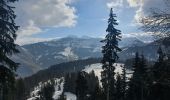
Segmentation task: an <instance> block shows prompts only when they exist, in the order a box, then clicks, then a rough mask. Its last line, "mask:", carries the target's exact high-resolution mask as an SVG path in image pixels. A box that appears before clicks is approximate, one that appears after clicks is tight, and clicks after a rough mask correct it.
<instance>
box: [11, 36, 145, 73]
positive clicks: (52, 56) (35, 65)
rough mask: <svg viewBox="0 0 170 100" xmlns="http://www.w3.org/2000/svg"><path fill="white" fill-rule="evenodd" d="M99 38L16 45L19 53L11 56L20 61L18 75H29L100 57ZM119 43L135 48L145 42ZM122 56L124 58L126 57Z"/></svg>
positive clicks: (63, 39)
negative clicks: (62, 64) (63, 63)
mask: <svg viewBox="0 0 170 100" xmlns="http://www.w3.org/2000/svg"><path fill="white" fill-rule="evenodd" d="M101 40H102V39H101V38H90V37H85V38H84V37H82V38H80V37H73V36H71V37H65V38H61V39H56V40H51V41H46V42H39V43H34V44H29V45H24V46H21V47H18V48H19V50H20V52H21V53H19V54H17V55H14V56H13V57H12V58H13V59H14V60H15V61H17V62H19V63H21V66H20V67H19V69H18V73H19V76H29V75H32V74H33V73H36V72H37V71H38V70H41V69H45V68H48V67H49V66H51V65H54V64H59V63H62V62H69V61H74V60H78V59H87V58H98V57H102V54H101V47H102V45H103V44H102V43H101V42H100V41H101ZM119 45H120V47H122V48H124V49H127V50H130V49H128V48H133V47H134V48H135V47H136V46H139V47H141V46H145V45H146V44H145V43H144V42H142V41H141V40H139V39H137V38H124V39H122V41H120V43H119ZM127 50H125V51H127ZM125 51H123V53H120V56H121V57H123V55H126V53H128V52H130V51H128V52H125ZM121 54H122V55H121ZM131 56H133V55H131ZM131 56H129V57H131ZM121 57H120V58H121ZM129 57H127V58H129ZM123 58H125V59H126V57H123Z"/></svg>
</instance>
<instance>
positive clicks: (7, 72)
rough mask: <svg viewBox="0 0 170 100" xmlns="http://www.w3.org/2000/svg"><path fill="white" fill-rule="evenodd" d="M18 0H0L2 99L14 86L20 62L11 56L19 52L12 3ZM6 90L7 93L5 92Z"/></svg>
mask: <svg viewBox="0 0 170 100" xmlns="http://www.w3.org/2000/svg"><path fill="white" fill-rule="evenodd" d="M15 1H17V0H0V99H1V100H6V99H5V98H4V97H5V96H4V94H7V93H8V90H9V89H10V88H11V87H13V86H14V82H15V81H14V80H15V71H16V69H17V67H18V64H17V63H15V62H14V61H12V60H11V59H10V58H9V56H10V55H12V54H13V53H18V52H19V51H18V50H17V49H16V46H17V45H16V44H15V43H14V40H15V39H16V37H17V35H16V34H15V33H16V31H17V30H18V26H16V24H15V22H14V19H15V18H16V15H15V14H14V10H13V9H14V7H12V6H10V3H14V2H15ZM5 91H6V93H4V92H5Z"/></svg>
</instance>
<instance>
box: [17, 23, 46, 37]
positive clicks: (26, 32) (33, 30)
mask: <svg viewBox="0 0 170 100" xmlns="http://www.w3.org/2000/svg"><path fill="white" fill-rule="evenodd" d="M41 32H43V31H42V30H41V29H40V28H39V27H37V26H35V24H34V22H33V21H29V24H28V26H25V27H22V28H20V29H19V30H18V32H17V35H18V36H19V37H25V36H32V35H34V34H39V33H41Z"/></svg>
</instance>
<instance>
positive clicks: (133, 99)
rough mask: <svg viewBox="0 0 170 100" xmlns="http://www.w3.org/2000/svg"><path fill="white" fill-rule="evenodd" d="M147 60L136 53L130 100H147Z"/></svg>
mask: <svg viewBox="0 0 170 100" xmlns="http://www.w3.org/2000/svg"><path fill="white" fill-rule="evenodd" d="M145 62H146V61H145V58H144V56H143V55H142V57H141V58H140V57H139V55H138V53H136V57H135V62H134V65H133V68H134V69H133V70H134V73H133V76H132V78H131V80H130V82H129V89H128V99H129V100H145V99H146V97H147V81H146V80H147V79H146V78H147V69H146V64H145Z"/></svg>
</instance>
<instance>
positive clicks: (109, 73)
mask: <svg viewBox="0 0 170 100" xmlns="http://www.w3.org/2000/svg"><path fill="white" fill-rule="evenodd" d="M115 17H116V15H115V14H113V10H112V8H111V10H110V18H109V19H108V27H107V29H106V32H108V34H107V35H106V37H105V39H104V40H102V41H101V42H103V43H105V45H104V46H103V47H102V53H103V59H102V64H103V66H102V68H103V71H102V72H101V78H102V79H101V82H102V85H103V89H104V92H105V93H106V95H105V96H106V98H107V100H113V97H114V95H115V93H114V92H115V89H114V88H115V86H114V85H115V79H114V76H115V73H114V70H115V67H114V66H113V64H114V63H115V62H116V61H117V60H118V58H119V57H118V55H117V52H118V51H121V49H120V48H119V47H118V41H119V40H120V38H121V37H120V34H121V31H120V30H118V29H116V28H115V25H118V23H117V22H116V21H117V20H116V19H115Z"/></svg>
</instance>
